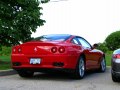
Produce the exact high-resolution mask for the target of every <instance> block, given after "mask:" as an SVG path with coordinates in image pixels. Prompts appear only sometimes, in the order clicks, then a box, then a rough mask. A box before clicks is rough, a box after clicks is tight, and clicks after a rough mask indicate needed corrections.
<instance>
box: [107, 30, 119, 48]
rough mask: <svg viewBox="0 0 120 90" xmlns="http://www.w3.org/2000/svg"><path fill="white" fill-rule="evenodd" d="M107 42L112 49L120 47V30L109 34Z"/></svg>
mask: <svg viewBox="0 0 120 90" xmlns="http://www.w3.org/2000/svg"><path fill="white" fill-rule="evenodd" d="M105 42H106V46H107V47H108V49H110V50H115V49H117V48H120V31H116V32H113V33H111V34H110V35H108V37H107V38H106V39H105Z"/></svg>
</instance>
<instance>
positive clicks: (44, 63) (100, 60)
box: [11, 34, 106, 78]
mask: <svg viewBox="0 0 120 90" xmlns="http://www.w3.org/2000/svg"><path fill="white" fill-rule="evenodd" d="M94 46H95V45H94ZM94 46H91V45H90V44H89V43H88V41H86V40H85V39H84V38H82V37H80V36H74V35H68V34H55V35H43V36H41V37H38V38H36V39H35V40H33V41H30V42H26V43H23V44H21V45H17V46H14V47H13V48H12V54H11V61H12V68H13V69H15V70H16V71H17V72H18V74H19V76H21V77H30V76H33V74H34V72H45V71H52V70H57V71H59V70H63V71H68V72H70V73H71V74H72V75H74V76H75V77H76V78H83V77H84V75H85V71H86V70H91V69H98V70H100V71H101V72H104V71H105V69H106V61H105V54H104V53H103V52H102V51H100V50H97V49H95V47H94Z"/></svg>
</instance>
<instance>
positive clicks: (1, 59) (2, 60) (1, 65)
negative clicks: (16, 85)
mask: <svg viewBox="0 0 120 90" xmlns="http://www.w3.org/2000/svg"><path fill="white" fill-rule="evenodd" d="M7 69H11V62H10V56H0V70H7Z"/></svg>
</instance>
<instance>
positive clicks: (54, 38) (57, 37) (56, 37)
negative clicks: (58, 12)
mask: <svg viewBox="0 0 120 90" xmlns="http://www.w3.org/2000/svg"><path fill="white" fill-rule="evenodd" d="M70 36H71V35H66V34H62V35H61V34H60V35H43V36H40V37H37V38H35V40H36V41H65V40H67V39H68V38H69V37H70Z"/></svg>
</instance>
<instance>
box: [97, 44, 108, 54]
mask: <svg viewBox="0 0 120 90" xmlns="http://www.w3.org/2000/svg"><path fill="white" fill-rule="evenodd" d="M97 49H99V50H101V51H103V52H104V53H106V52H107V51H108V48H107V46H106V43H99V44H98V47H97Z"/></svg>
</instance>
